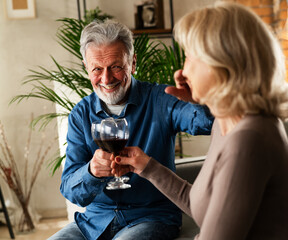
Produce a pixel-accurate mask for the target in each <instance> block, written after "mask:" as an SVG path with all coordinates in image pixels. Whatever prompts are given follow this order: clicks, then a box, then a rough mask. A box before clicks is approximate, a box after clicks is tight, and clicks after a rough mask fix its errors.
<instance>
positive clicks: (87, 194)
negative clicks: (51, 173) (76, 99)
mask: <svg viewBox="0 0 288 240" xmlns="http://www.w3.org/2000/svg"><path fill="white" fill-rule="evenodd" d="M82 126H83V124H82V123H81V118H80V117H79V116H77V114H74V112H72V113H70V115H69V117H68V133H67V144H68V145H67V149H66V160H65V167H64V170H63V173H62V177H61V180H62V181H61V186H60V191H61V193H62V195H63V196H64V197H65V198H67V199H68V200H69V201H71V202H72V203H75V204H77V205H79V206H82V207H85V206H87V205H89V204H90V203H91V202H92V201H93V199H94V198H95V197H97V195H98V194H99V193H101V192H102V191H103V188H104V187H105V185H106V180H105V178H96V177H94V176H93V175H92V174H91V173H90V172H89V164H90V160H91V158H92V156H93V155H92V153H91V151H90V150H89V148H88V147H87V144H86V140H85V134H84V130H83V127H82Z"/></svg>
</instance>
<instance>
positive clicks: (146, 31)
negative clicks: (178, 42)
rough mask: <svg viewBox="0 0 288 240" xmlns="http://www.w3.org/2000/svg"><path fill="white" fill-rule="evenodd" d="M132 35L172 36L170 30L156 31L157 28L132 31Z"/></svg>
mask: <svg viewBox="0 0 288 240" xmlns="http://www.w3.org/2000/svg"><path fill="white" fill-rule="evenodd" d="M132 32H133V34H134V35H141V34H142V33H147V34H149V35H162V34H172V29H158V28H147V29H133V30H132Z"/></svg>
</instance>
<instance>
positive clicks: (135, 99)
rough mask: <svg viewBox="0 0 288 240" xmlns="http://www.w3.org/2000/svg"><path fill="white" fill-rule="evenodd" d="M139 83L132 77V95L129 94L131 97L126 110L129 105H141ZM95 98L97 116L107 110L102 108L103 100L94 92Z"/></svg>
mask: <svg viewBox="0 0 288 240" xmlns="http://www.w3.org/2000/svg"><path fill="white" fill-rule="evenodd" d="M139 94H140V93H139V82H138V81H137V80H136V79H135V78H134V77H133V76H132V77H131V88H130V93H129V97H128V100H127V103H126V106H125V108H127V105H129V104H133V105H136V106H137V105H139V104H140V103H141V102H140V98H139ZM93 95H94V97H95V103H96V114H97V113H99V112H105V109H104V108H103V107H102V104H101V100H100V98H99V97H98V96H97V94H96V93H95V92H94V93H93Z"/></svg>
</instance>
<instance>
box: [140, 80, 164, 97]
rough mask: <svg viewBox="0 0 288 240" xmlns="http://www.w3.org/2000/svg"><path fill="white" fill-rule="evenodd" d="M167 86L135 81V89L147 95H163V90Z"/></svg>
mask: <svg viewBox="0 0 288 240" xmlns="http://www.w3.org/2000/svg"><path fill="white" fill-rule="evenodd" d="M167 86H168V85H165V84H158V83H156V82H152V83H151V82H144V81H139V80H135V87H136V88H138V89H139V92H141V93H142V94H145V95H146V94H147V93H148V92H149V93H165V91H164V90H165V88H166V87H167Z"/></svg>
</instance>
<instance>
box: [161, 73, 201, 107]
mask: <svg viewBox="0 0 288 240" xmlns="http://www.w3.org/2000/svg"><path fill="white" fill-rule="evenodd" d="M182 72H183V70H182V69H180V70H177V71H176V72H175V73H174V79H175V83H176V87H167V88H166V89H165V92H166V93H167V94H170V95H173V96H175V97H177V98H178V99H179V100H182V101H185V102H193V103H195V102H194V101H193V99H192V92H191V90H190V88H189V86H188V84H187V82H186V81H187V79H186V78H185V77H184V76H183V75H182Z"/></svg>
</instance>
